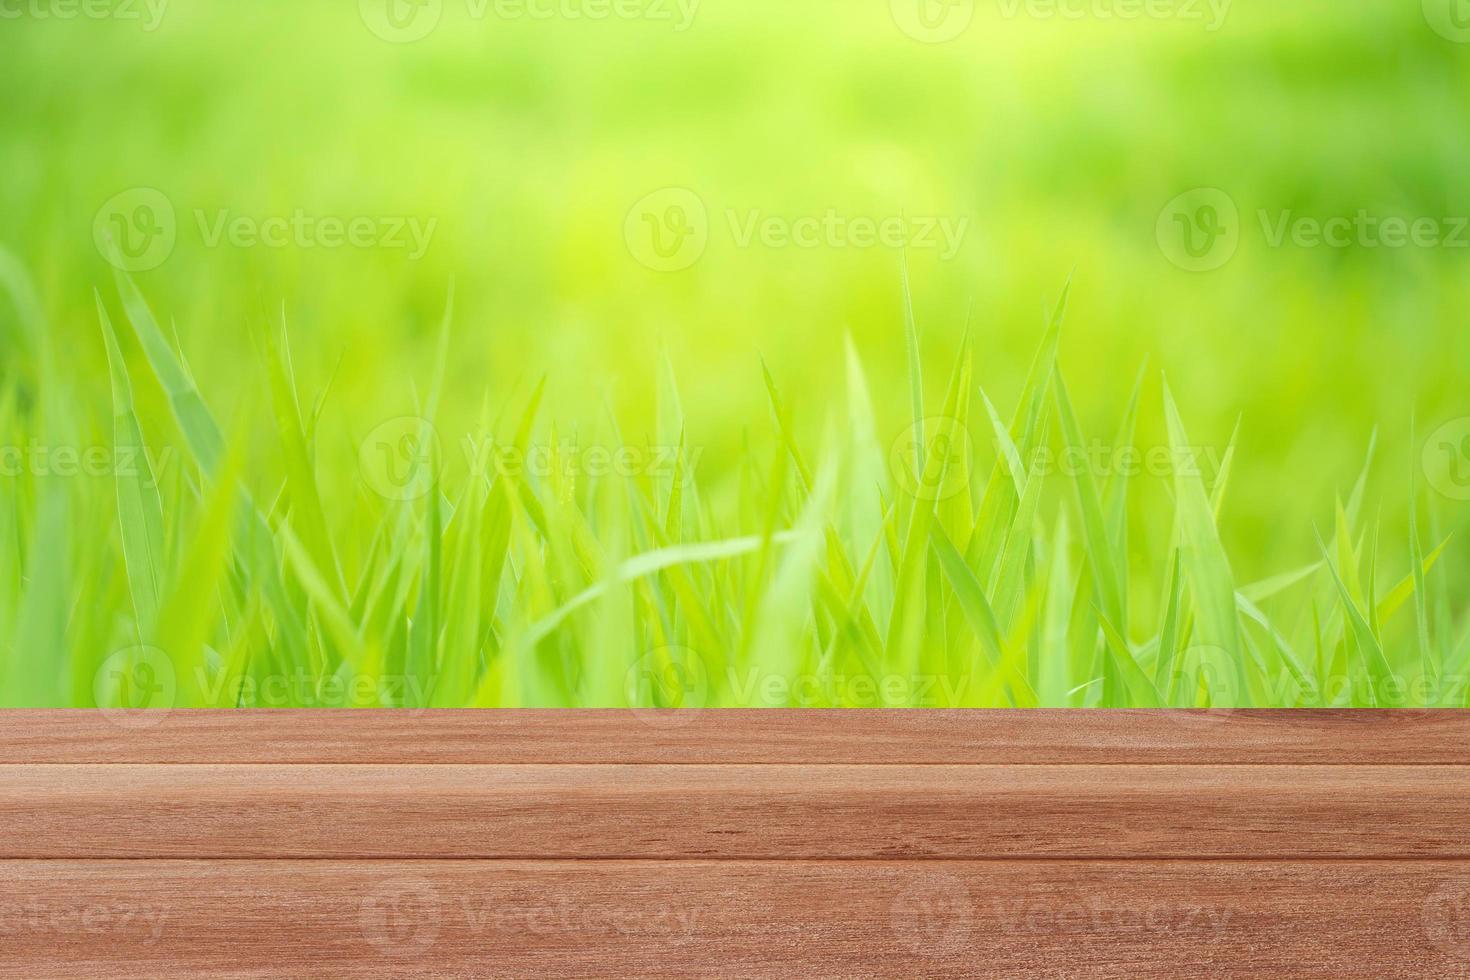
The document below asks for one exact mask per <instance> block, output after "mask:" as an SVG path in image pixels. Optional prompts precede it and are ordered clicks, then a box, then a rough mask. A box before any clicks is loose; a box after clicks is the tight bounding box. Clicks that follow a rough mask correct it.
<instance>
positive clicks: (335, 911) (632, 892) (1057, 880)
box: [0, 861, 1470, 980]
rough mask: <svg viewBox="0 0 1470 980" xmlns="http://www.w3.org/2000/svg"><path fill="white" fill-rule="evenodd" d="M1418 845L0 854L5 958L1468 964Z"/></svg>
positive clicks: (206, 969)
mask: <svg viewBox="0 0 1470 980" xmlns="http://www.w3.org/2000/svg"><path fill="white" fill-rule="evenodd" d="M1467 896H1470V873H1467V870H1466V868H1465V866H1464V865H1463V864H1460V863H1441V862H1421V863H1417V864H1413V865H1396V864H1391V863H1385V862H1367V863H1354V862H1327V863H1308V864H1281V863H1273V862H1256V861H1234V862H1190V861H1171V862H1157V863H1156V862H1123V863H1114V862H1082V863H1072V862H986V863H968V862H930V863H927V864H922V865H915V864H912V863H902V862H900V863H893V862H861V863H851V862H846V863H835V864H834V863H824V862H713V863H708V862H663V861H655V862H586V861H579V862H554V861H537V862H408V863H396V862H377V863H368V864H361V863H351V862H290V861H288V862H227V863H224V864H218V863H211V862H162V863H154V862H139V861H128V862H58V863H52V862H5V863H0V930H3V932H0V939H3V941H0V977H14V978H25V980H38V978H48V977H86V978H88V980H124V978H129V980H165V978H186V977H187V978H196V977H203V978H247V977H248V978H266V977H295V976H310V977H315V978H354V980H367V978H379V977H507V978H510V977H517V978H519V977H538V976H558V977H647V978H665V977H712V978H713V977H719V978H725V977H757V976H761V977H791V976H800V977H807V978H827V977H833V978H838V977H840V978H851V977H875V976H892V977H1001V978H1006V977H1054V978H1073V977H1169V978H1195V977H1197V978H1218V977H1323V978H1326V977H1363V978H1375V980H1378V978H1391V977H1438V978H1453V977H1470V916H1465V915H1464V910H1465V908H1466V905H1465V903H1466V900H1467Z"/></svg>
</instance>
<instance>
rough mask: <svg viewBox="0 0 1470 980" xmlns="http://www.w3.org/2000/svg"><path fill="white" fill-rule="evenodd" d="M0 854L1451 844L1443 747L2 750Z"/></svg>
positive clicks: (797, 854)
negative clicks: (412, 754)
mask: <svg viewBox="0 0 1470 980" xmlns="http://www.w3.org/2000/svg"><path fill="white" fill-rule="evenodd" d="M0 827H3V828H4V833H3V835H0V856H3V857H13V858H61V857H96V858H102V857H180V858H184V857H215V856H218V857H240V858H243V857H333V858H362V857H374V858H429V857H437V858H534V857H548V858H551V857H556V858H560V857H574V858H622V857H654V858H696V857H720V858H766V857H785V858H867V859H871V858H918V857H924V858H947V857H963V858H994V857H1094V858H1111V857H1134V858H1156V857H1169V856H1175V857H1188V858H1197V857H1398V856H1412V857H1428V856H1436V857H1470V767H1461V766H1431V767H1407V766H1351V767H1350V766H1218V767H1210V766H1128V767H1122V766H914V767H902V766H692V765H689V766H397V767H394V766H305V765H298V766H153V765H139V766H134V765H99V766H43V765H27V766H5V767H0Z"/></svg>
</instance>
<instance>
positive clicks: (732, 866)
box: [0, 711, 1470, 980]
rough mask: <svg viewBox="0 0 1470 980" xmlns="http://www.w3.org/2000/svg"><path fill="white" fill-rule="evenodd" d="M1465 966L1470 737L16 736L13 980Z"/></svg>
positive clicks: (1267, 973)
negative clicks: (52, 979) (61, 979)
mask: <svg viewBox="0 0 1470 980" xmlns="http://www.w3.org/2000/svg"><path fill="white" fill-rule="evenodd" d="M297 976H301V977H313V978H318V977H324V978H335V977H342V978H354V980H357V978H369V977H373V978H377V977H424V978H428V977H436V978H438V977H451V978H469V977H516V978H520V977H539V976H574V977H625V976H638V977H683V976H696V977H699V976H703V977H722V978H723V977H790V976H800V977H807V978H813V977H815V978H825V977H843V978H847V977H972V976H975V977H1057V978H1062V977H1067V978H1071V977H1158V978H1175V977H1374V978H1377V977H1466V978H1470V713H1456V712H1438V711H1430V712H1419V711H1414V712H1388V711H1355V712H1336V711H1326V712H1319V711H1285V712H1269V711H1243V712H1233V713H1224V714H1220V713H1200V712H1147V711H1142V712H1137V711H1098V712H1091V711H1089V712H1011V711H934V712H921V711H848V712H830V711H732V712H715V711H708V712H699V713H694V714H678V715H671V714H655V715H647V714H640V713H634V712H628V711H594V712H581V711H555V712H540V711H537V712H514V711H486V712H460V711H447V712H439V711H434V712H426V713H416V712H406V713H392V712H382V711H341V712H270V711H221V712H214V711H208V712H186V711H179V712H171V713H167V714H162V715H147V716H138V715H121V716H119V715H107V714H103V713H101V712H49V711H45V712H31V711H21V712H0V977H24V978H27V980H30V978H50V977H67V978H73V977H74V978H85V980H112V978H118V980H121V978H140V980H141V978H149V980H154V978H175V977H179V978H181V977H206V978H247V977H248V978H266V977H272V978H274V977H297Z"/></svg>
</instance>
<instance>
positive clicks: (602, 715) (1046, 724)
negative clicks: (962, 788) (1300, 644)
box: [0, 709, 1470, 766]
mask: <svg viewBox="0 0 1470 980" xmlns="http://www.w3.org/2000/svg"><path fill="white" fill-rule="evenodd" d="M0 763H5V764H26V763H52V764H66V763H161V764H168V763H199V764H215V765H223V764H231V763H275V764H297V763H300V764H313V763H320V764H334V763H338V764H350V763H381V764H387V765H412V764H485V765H495V764H504V765H516V764H550V763H589V764H609V765H611V764H662V765H679V764H735V763H760V764H768V765H777V764H808V765H818V764H831V765H841V764H868V765H926V764H932V765H946V764H947V765H967V764H969V765H1008V764H1030V765H1048V764H1075V765H1084V764H1085V765H1146V764H1161V765H1163V764H1168V765H1265V764H1297V765H1420V766H1422V765H1470V711H1459V710H1453V709H1448V710H1368V709H1350V710H1335V709H1334V710H1323V709H1289V710H1256V709H1252V710H1239V711H1174V710H1117V711H1115V710H1098V709H1087V710H1027V711H1007V710H949V709H944V710H939V709H914V710H887V709H884V710H866V709H853V710H824V709H728V710H705V711H683V712H667V711H644V710H628V709H624V710H592V709H585V710H584V709H572V710H428V711H417V710H379V709H370V710H354V709H328V710H271V709H242V710H175V711H147V712H128V711H111V710H30V709H12V710H4V711H0Z"/></svg>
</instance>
